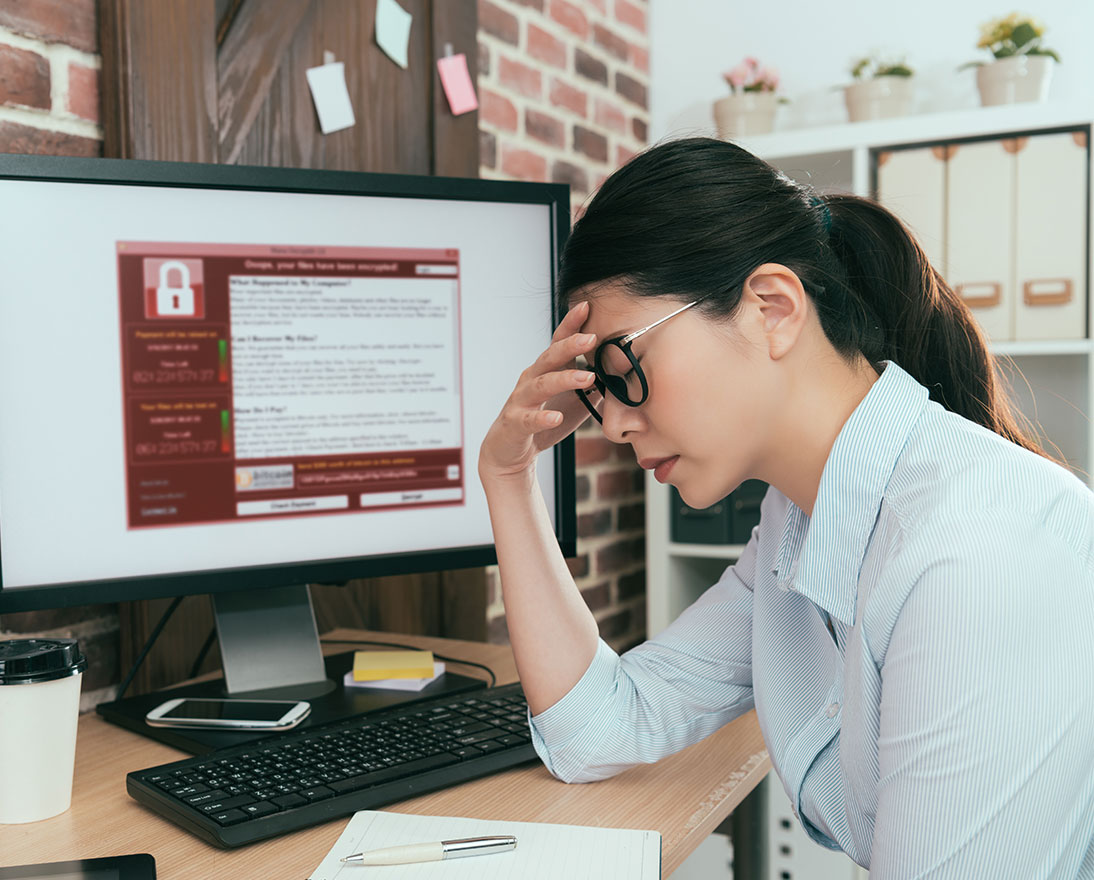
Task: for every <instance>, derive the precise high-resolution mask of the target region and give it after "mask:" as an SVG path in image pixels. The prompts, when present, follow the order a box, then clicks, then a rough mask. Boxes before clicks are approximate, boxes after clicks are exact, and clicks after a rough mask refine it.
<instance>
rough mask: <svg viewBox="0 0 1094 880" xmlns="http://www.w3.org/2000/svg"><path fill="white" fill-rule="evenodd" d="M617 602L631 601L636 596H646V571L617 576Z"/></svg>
mask: <svg viewBox="0 0 1094 880" xmlns="http://www.w3.org/2000/svg"><path fill="white" fill-rule="evenodd" d="M618 592H619V601H621V602H623V601H625V600H627V599H633V598H635V597H636V596H645V595H646V571H645V569H643V570H642V571H632V572H631V573H630V574H622V575H620V576H619V582H618Z"/></svg>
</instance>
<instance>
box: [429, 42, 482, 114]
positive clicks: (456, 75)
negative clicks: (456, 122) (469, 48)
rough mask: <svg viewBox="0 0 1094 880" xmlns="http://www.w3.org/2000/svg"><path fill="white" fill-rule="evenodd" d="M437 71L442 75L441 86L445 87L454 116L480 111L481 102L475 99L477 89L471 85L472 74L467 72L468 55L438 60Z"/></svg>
mask: <svg viewBox="0 0 1094 880" xmlns="http://www.w3.org/2000/svg"><path fill="white" fill-rule="evenodd" d="M437 71H438V72H439V73H440V75H441V85H443V86H444V93H445V96H446V97H447V98H448V106H449V107H451V108H452V115H453V116H459V115H460V114H461V113H470V112H471V111H472V110H477V109H478V106H479V102H478V99H477V98H476V97H475V87H474V86H473V85H472V84H471V74H470V73H469V72H468V70H467V56H466V55H464V54H463V53H462V52H461V53H460V54H459V55H449V56H447V57H446V58H439V59H437Z"/></svg>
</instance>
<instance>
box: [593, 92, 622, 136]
mask: <svg viewBox="0 0 1094 880" xmlns="http://www.w3.org/2000/svg"><path fill="white" fill-rule="evenodd" d="M594 119H595V120H596V124H597V125H599V126H600V127H601V128H608V129H611V130H612V131H614V132H618V133H619V134H625V133H626V131H627V117H626V115H625V114H624V113H623V111H622V110H621V109H620V108H619V105H618V104H613V103H612V102H611V101H605V100H603V99H602V98H597V99H596V116H595V117H594Z"/></svg>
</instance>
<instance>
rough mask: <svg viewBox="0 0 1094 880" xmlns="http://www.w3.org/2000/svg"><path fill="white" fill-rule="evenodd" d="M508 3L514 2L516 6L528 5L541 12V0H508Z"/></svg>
mask: <svg viewBox="0 0 1094 880" xmlns="http://www.w3.org/2000/svg"><path fill="white" fill-rule="evenodd" d="M509 2H510V3H516V4H517V5H518V6H529V7H531V8H532V9H534V10H536V12H543V0H509Z"/></svg>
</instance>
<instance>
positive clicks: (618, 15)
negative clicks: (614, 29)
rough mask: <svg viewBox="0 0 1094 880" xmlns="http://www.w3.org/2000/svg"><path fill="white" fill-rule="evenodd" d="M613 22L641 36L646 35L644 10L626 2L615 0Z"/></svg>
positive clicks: (624, 0) (625, 0)
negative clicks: (625, 26) (633, 30)
mask: <svg viewBox="0 0 1094 880" xmlns="http://www.w3.org/2000/svg"><path fill="white" fill-rule="evenodd" d="M615 20H616V21H618V22H620V23H621V24H625V25H627V26H628V27H632V28H634V29H635V30H636V31H640V32H642V33H643V34H644V33H646V10H645V9H643V8H642V7H641V6H635V5H634V4H633V3H629V2H627V0H615Z"/></svg>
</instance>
